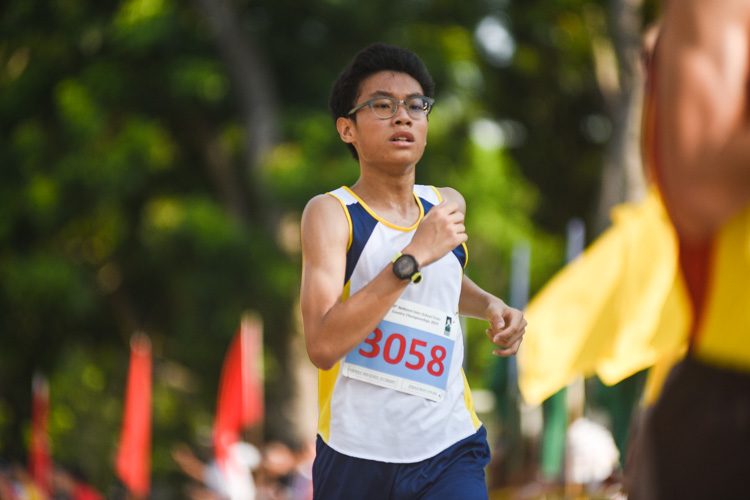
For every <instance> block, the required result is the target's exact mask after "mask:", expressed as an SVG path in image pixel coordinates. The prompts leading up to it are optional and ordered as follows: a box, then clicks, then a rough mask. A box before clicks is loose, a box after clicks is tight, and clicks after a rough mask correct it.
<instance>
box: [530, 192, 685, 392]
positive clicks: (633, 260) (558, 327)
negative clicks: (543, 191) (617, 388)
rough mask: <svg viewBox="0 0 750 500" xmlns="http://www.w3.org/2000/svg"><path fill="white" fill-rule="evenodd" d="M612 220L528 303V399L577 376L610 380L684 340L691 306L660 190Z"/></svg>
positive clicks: (618, 212)
mask: <svg viewBox="0 0 750 500" xmlns="http://www.w3.org/2000/svg"><path fill="white" fill-rule="evenodd" d="M612 221H613V224H612V227H610V228H609V229H608V230H607V231H606V232H605V233H604V234H602V235H601V236H600V237H599V238H598V239H597V240H596V241H595V242H594V243H593V244H592V245H591V246H590V247H589V248H588V249H587V250H586V251H585V252H584V253H583V254H582V255H581V256H580V257H579V258H578V259H576V260H574V261H573V262H571V263H570V264H569V265H568V266H566V267H565V268H564V269H563V270H561V271H560V272H559V273H558V274H557V275H555V276H554V277H553V278H552V280H550V282H549V283H548V284H547V285H546V286H545V287H544V288H543V289H542V290H541V291H540V292H539V293H538V294H537V295H536V296H535V297H534V298H533V300H532V301H531V302H530V303H529V305H528V307H527V310H526V313H525V315H526V319H527V321H528V327H527V328H526V335H525V336H524V342H523V344H522V346H521V349H520V351H519V354H518V356H519V388H520V390H521V393H522V395H523V397H524V399H525V400H526V401H527V402H528V403H529V404H539V403H541V402H542V401H544V400H545V399H547V398H548V397H549V396H551V395H552V394H554V393H555V392H557V391H558V390H560V389H561V388H563V387H565V386H566V385H567V384H568V383H569V382H570V381H572V380H574V379H576V378H578V377H580V376H584V377H586V376H590V375H593V374H597V375H599V377H600V378H601V379H602V381H603V382H604V383H605V384H609V385H611V384H615V383H617V382H619V381H620V380H622V379H624V378H626V377H628V376H630V375H632V374H633V373H636V372H637V371H640V370H642V369H644V368H647V367H649V366H653V365H654V364H656V363H657V362H659V361H660V360H662V359H670V358H672V357H674V353H676V352H679V351H680V350H681V349H683V346H684V345H685V342H686V338H687V331H688V327H689V325H690V306H689V301H688V298H687V295H686V293H685V289H684V285H683V283H682V278H681V274H680V273H679V266H678V258H677V241H676V237H675V234H674V230H673V229H672V226H671V224H670V223H669V219H668V217H667V214H666V212H665V211H664V208H663V205H662V203H661V200H660V198H659V196H658V193H657V192H656V191H655V190H651V191H650V192H649V193H648V195H647V197H646V199H645V200H644V201H642V202H640V203H638V204H623V205H620V206H618V207H616V208H615V209H614V210H613V212H612Z"/></svg>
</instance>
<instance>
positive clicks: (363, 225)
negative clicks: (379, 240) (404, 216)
mask: <svg viewBox="0 0 750 500" xmlns="http://www.w3.org/2000/svg"><path fill="white" fill-rule="evenodd" d="M419 200H420V201H421V202H422V206H423V207H424V213H425V215H427V212H429V211H430V209H431V208H432V207H433V204H432V203H430V202H429V201H427V200H425V199H424V198H422V197H420V198H419ZM346 209H347V210H348V211H349V217H350V218H351V220H352V245H351V247H349V251H348V252H346V273H345V274H344V284H346V283H348V282H349V279H350V278H351V277H352V273H354V268H355V267H356V265H357V262H359V257H360V256H361V255H362V250H364V248H365V245H367V241H368V240H369V239H370V235H372V232H373V231H374V230H375V226H377V225H378V220H377V219H376V218H375V217H373V216H372V215H371V214H370V212H368V211H367V210H365V208H364V207H363V206H362V205H360V204H359V203H354V204H351V205H347V206H346ZM453 255H455V256H456V258H457V259H458V262H459V264H461V268H464V267H466V250H465V249H464V246H463V245H458V246H457V247H456V248H454V249H453Z"/></svg>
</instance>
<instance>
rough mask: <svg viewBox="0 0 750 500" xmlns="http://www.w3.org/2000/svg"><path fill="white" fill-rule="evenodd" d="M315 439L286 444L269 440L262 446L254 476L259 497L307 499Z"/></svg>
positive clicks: (309, 497)
mask: <svg viewBox="0 0 750 500" xmlns="http://www.w3.org/2000/svg"><path fill="white" fill-rule="evenodd" d="M314 458H315V443H314V442H311V443H309V444H306V445H299V444H293V445H292V446H288V445H286V444H285V443H282V442H280V441H271V442H269V443H266V445H265V446H264V447H263V461H262V462H261V466H260V467H259V469H258V474H257V476H256V479H257V483H258V500H310V499H311V498H312V461H313V459H314Z"/></svg>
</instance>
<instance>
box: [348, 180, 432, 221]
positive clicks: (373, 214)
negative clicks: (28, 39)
mask: <svg viewBox="0 0 750 500" xmlns="http://www.w3.org/2000/svg"><path fill="white" fill-rule="evenodd" d="M341 187H342V188H344V189H346V190H347V191H348V192H349V194H350V195H352V196H353V197H354V198H355V199H356V200H357V201H358V202H359V203H360V205H362V208H364V209H365V210H367V213H369V214H370V215H372V216H373V218H374V219H375V220H377V221H378V222H381V223H383V224H385V225H386V226H388V227H390V228H391V229H396V230H397V231H404V232H409V231H413V230H415V229H416V228H417V226H418V225H419V223H420V222H421V220H422V218H423V217H424V207H423V206H422V201H421V200H420V199H419V196H418V195H417V193H414V192H413V193H412V194H413V195H414V199H415V200H416V202H417V205H419V218H418V219H417V222H415V223H414V224H412V225H411V226H409V227H405V226H397V225H396V224H391V223H390V222H388V221H387V220H385V219H383V218H382V217H380V216H379V215H378V214H376V213H375V212H374V211H373V210H372V209H371V208H370V207H369V206H368V205H367V203H365V202H364V201H362V198H360V197H359V196H357V195H356V193H354V191H352V190H351V189H349V188H348V187H346V186H341ZM350 224H351V221H350Z"/></svg>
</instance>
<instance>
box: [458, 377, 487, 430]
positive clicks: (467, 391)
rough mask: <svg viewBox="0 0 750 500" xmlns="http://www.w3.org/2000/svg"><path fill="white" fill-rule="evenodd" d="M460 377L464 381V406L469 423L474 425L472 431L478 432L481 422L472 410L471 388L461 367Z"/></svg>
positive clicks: (474, 410)
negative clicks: (467, 413) (468, 416)
mask: <svg viewBox="0 0 750 500" xmlns="http://www.w3.org/2000/svg"><path fill="white" fill-rule="evenodd" d="M461 377H462V378H463V379H464V404H465V405H466V409H467V410H468V411H469V413H470V414H471V423H472V424H474V429H476V430H478V429H479V428H480V427H481V426H482V422H481V421H480V420H479V417H477V411H476V409H475V408H474V398H472V397H471V388H470V387H469V381H468V380H467V379H466V373H465V372H464V368H463V367H461Z"/></svg>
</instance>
